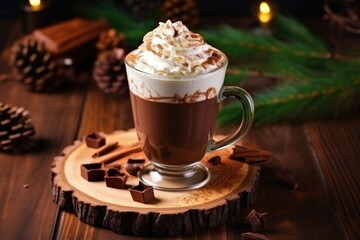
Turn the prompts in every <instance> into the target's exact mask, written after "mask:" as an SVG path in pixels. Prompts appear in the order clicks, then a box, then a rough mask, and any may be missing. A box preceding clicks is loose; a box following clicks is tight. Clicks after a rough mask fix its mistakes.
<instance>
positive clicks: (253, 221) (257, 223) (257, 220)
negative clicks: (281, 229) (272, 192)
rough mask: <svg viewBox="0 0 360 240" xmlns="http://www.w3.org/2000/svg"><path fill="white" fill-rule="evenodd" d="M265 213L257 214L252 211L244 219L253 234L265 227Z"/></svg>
mask: <svg viewBox="0 0 360 240" xmlns="http://www.w3.org/2000/svg"><path fill="white" fill-rule="evenodd" d="M266 215H267V213H258V212H256V211H255V210H254V209H253V210H251V212H250V213H249V215H248V216H247V217H246V222H248V223H249V224H250V226H251V228H252V230H253V231H254V232H256V231H257V230H260V229H263V228H264V227H265V223H266V222H265V216H266Z"/></svg>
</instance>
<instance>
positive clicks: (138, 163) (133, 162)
mask: <svg viewBox="0 0 360 240" xmlns="http://www.w3.org/2000/svg"><path fill="white" fill-rule="evenodd" d="M144 163H145V159H132V158H129V160H128V161H127V163H126V164H125V169H126V171H127V172H128V173H129V174H130V175H133V176H137V174H138V172H139V171H140V170H141V169H143V168H144Z"/></svg>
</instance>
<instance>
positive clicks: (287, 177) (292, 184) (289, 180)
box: [275, 170, 299, 191]
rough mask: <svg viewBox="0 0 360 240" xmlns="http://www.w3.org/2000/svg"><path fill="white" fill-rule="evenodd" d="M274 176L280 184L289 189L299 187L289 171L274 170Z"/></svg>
mask: <svg viewBox="0 0 360 240" xmlns="http://www.w3.org/2000/svg"><path fill="white" fill-rule="evenodd" d="M275 177H276V179H277V180H278V181H279V182H280V183H281V184H282V185H284V186H285V187H287V188H289V189H290V190H293V191H295V190H297V189H298V188H299V183H298V181H297V180H296V179H295V177H294V175H292V174H291V173H288V172H285V171H283V170H279V171H277V172H276V174H275Z"/></svg>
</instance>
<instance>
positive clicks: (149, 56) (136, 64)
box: [127, 20, 227, 76]
mask: <svg viewBox="0 0 360 240" xmlns="http://www.w3.org/2000/svg"><path fill="white" fill-rule="evenodd" d="M226 61H227V60H226V56H225V55H224V54H223V53H222V52H221V51H219V50H218V49H216V48H214V47H212V46H210V45H209V44H207V43H205V42H204V39H203V37H202V36H201V35H199V34H198V33H193V32H191V31H189V29H188V28H187V27H186V26H185V25H183V24H182V22H180V21H178V22H175V23H172V22H171V21H170V20H168V21H167V22H166V23H162V22H160V23H159V26H158V27H157V28H155V29H154V30H153V31H151V32H149V33H147V34H146V35H145V36H144V38H143V43H142V44H141V45H140V46H139V47H138V49H136V50H135V51H133V52H131V53H130V54H129V55H128V57H127V62H128V64H129V65H130V66H132V67H133V68H135V69H138V70H140V71H143V72H147V73H152V74H156V75H164V76H193V75H197V74H201V73H207V72H211V71H213V70H215V69H218V68H220V67H221V66H222V65H223V64H224V63H225V62H226Z"/></svg>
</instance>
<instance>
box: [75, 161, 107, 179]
mask: <svg viewBox="0 0 360 240" xmlns="http://www.w3.org/2000/svg"><path fill="white" fill-rule="evenodd" d="M80 171H81V176H82V177H83V178H84V179H86V180H88V181H89V182H97V181H103V180H104V175H105V170H104V168H103V164H102V163H87V164H81V166H80Z"/></svg>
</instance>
